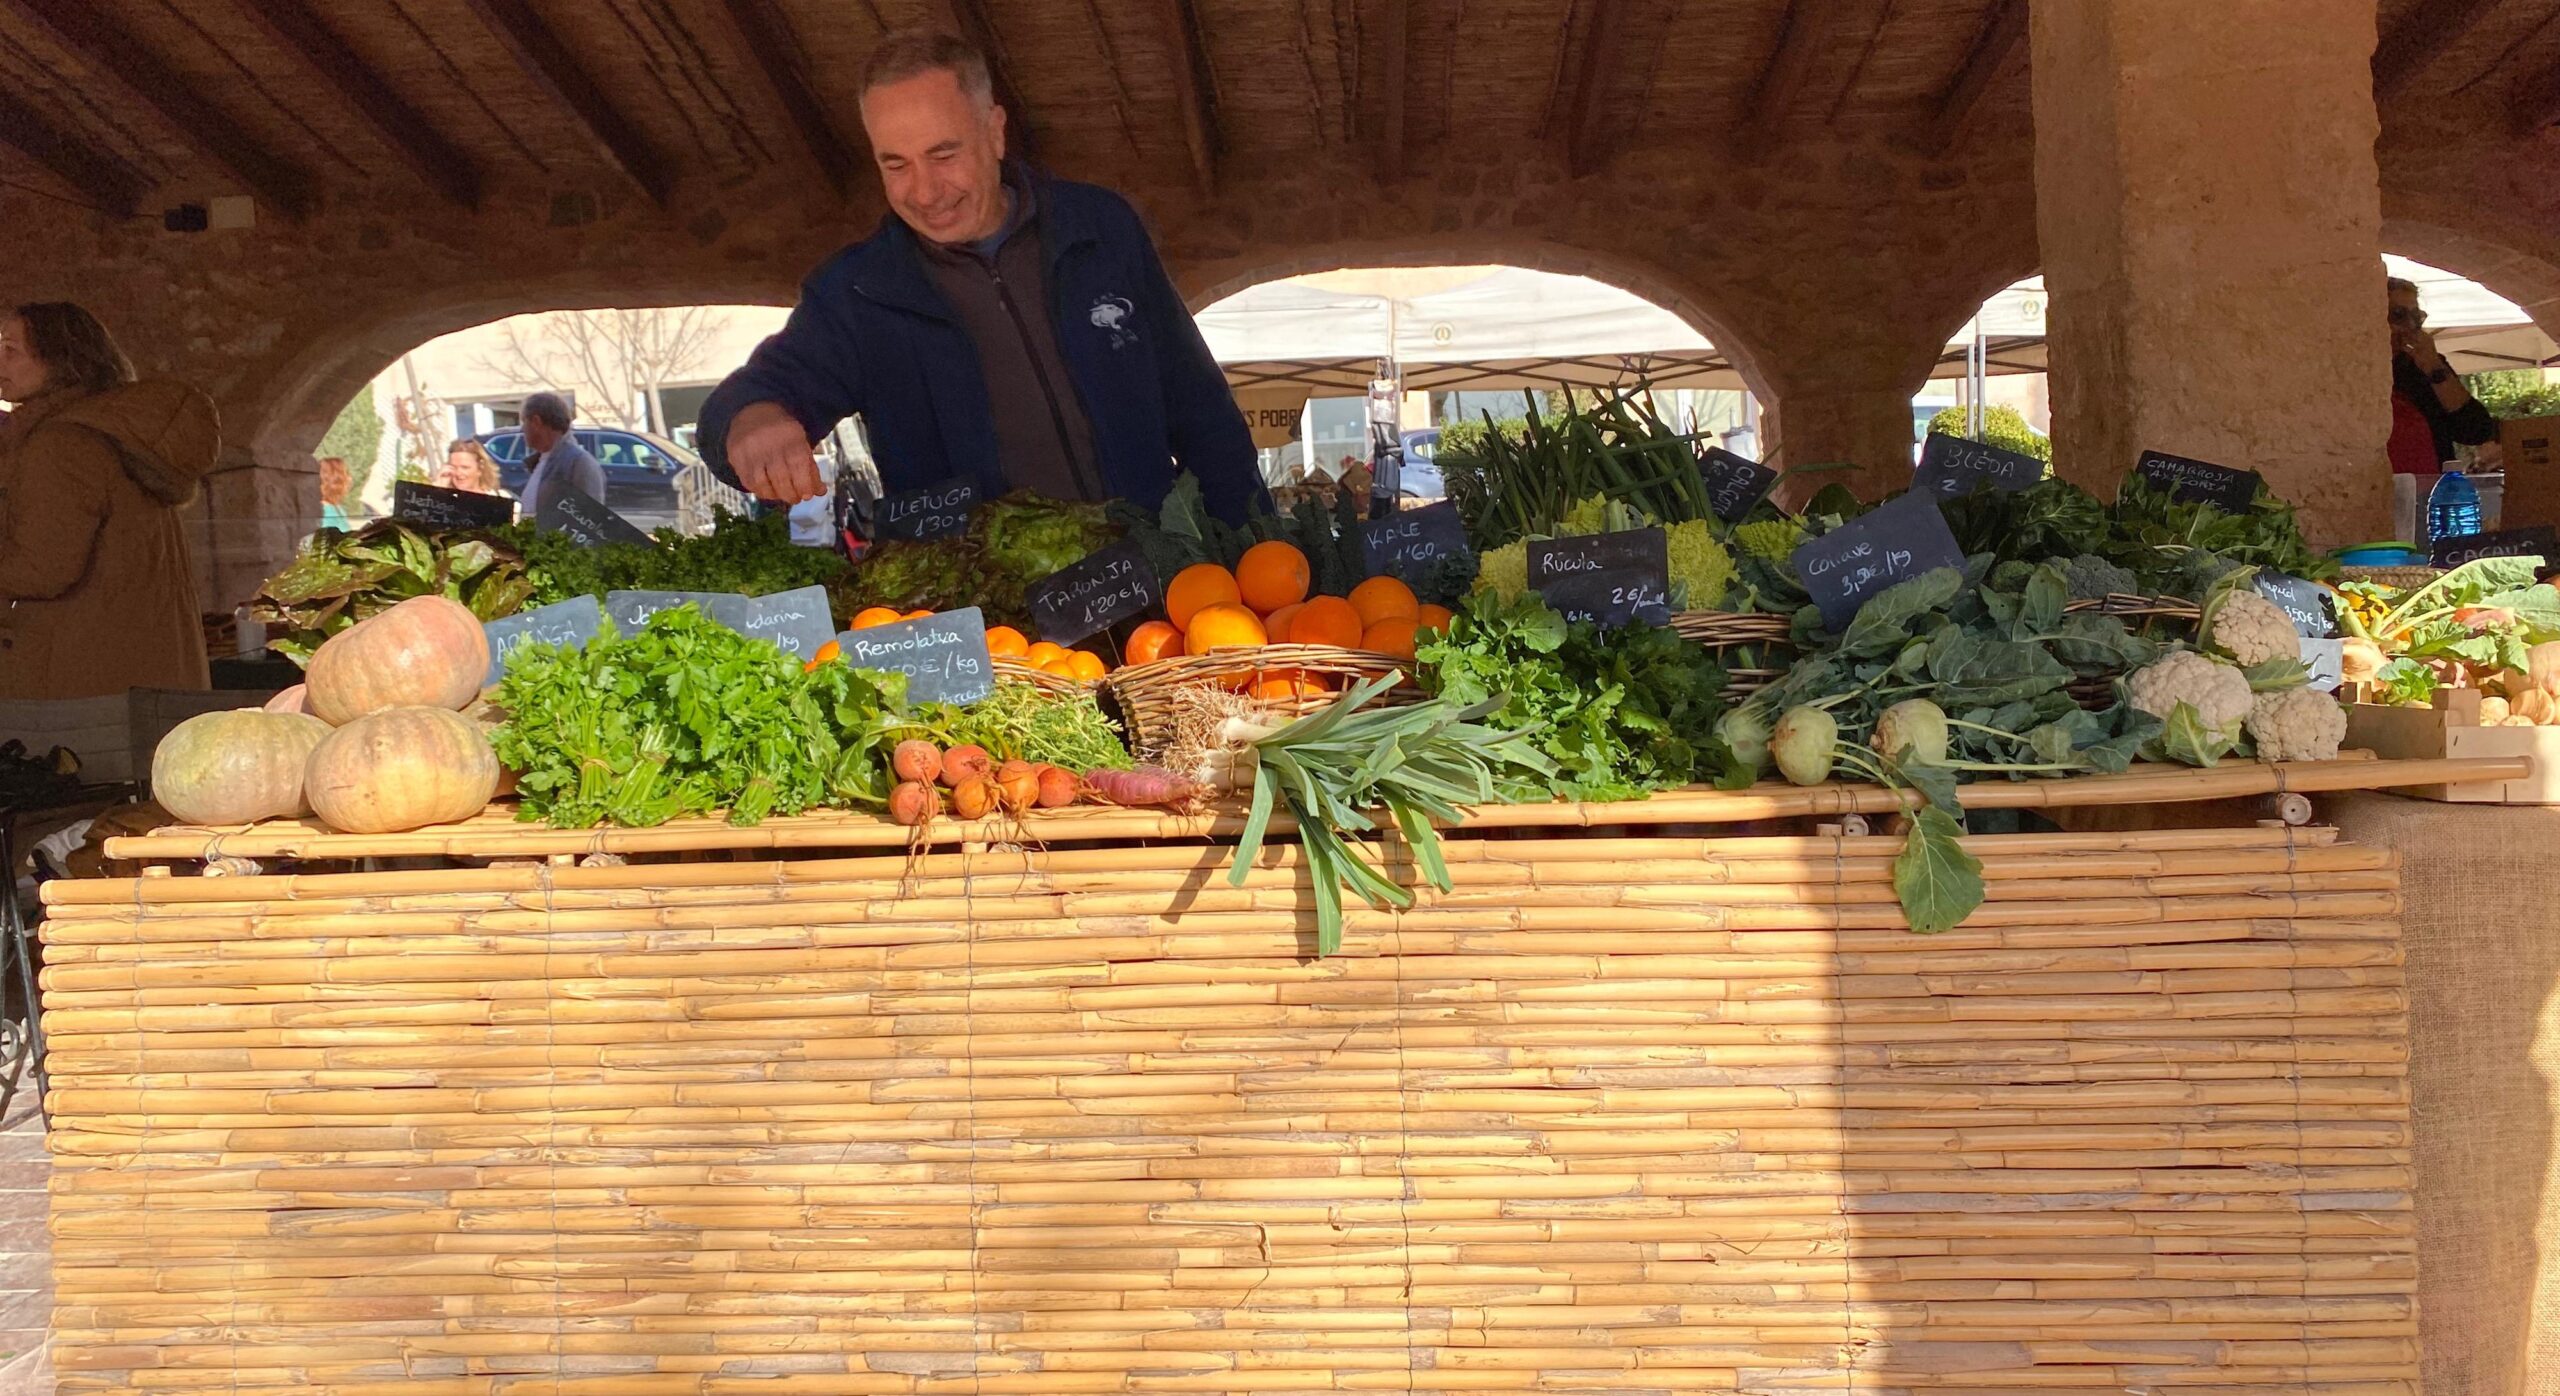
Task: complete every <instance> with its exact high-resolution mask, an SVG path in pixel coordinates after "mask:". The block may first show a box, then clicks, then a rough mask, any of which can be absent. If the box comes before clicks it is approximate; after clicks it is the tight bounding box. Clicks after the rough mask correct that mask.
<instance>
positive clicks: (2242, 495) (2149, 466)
mask: <svg viewBox="0 0 2560 1396" xmlns="http://www.w3.org/2000/svg"><path fill="white" fill-rule="evenodd" d="M2133 468H2134V473H2136V474H2138V475H2140V476H2141V477H2142V479H2143V483H2145V484H2148V485H2149V486H2151V487H2152V488H2153V489H2155V490H2166V491H2168V493H2169V497H2170V498H2172V499H2174V500H2177V501H2178V502H2179V503H2181V504H2210V505H2212V506H2213V507H2214V508H2216V509H2219V510H2221V511H2222V512H2224V513H2226V514H2240V513H2246V512H2248V509H2249V506H2250V505H2252V504H2254V503H2256V502H2257V499H2258V486H2259V485H2260V484H2261V483H2262V482H2261V481H2260V479H2259V478H2258V472H2256V471H2254V470H2234V469H2232V468H2231V467H2230V466H2227V465H2215V464H2214V463H2213V462H2211V461H2209V460H2196V459H2193V458H2191V457H2188V456H2173V455H2171V454H2169V453H2168V452H2166V451H2145V452H2143V453H2142V458H2141V459H2140V460H2139V461H2136V462H2135V463H2134V467H2133Z"/></svg>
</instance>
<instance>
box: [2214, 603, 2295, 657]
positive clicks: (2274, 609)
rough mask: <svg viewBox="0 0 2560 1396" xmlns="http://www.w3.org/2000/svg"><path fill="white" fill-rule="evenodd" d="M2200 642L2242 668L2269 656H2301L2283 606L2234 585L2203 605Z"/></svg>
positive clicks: (2290, 621) (2291, 625) (2291, 623)
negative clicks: (2211, 602)
mask: <svg viewBox="0 0 2560 1396" xmlns="http://www.w3.org/2000/svg"><path fill="white" fill-rule="evenodd" d="M2204 642H2205V644H2207V645H2208V646H2211V647H2212V648H2214V649H2217V650H2220V651H2222V652H2223V653H2224V654H2227V655H2229V656H2231V658H2232V659H2233V661H2234V662H2236V663H2238V664H2239V665H2240V667H2241V668H2244V669H2246V668H2249V667H2250V666H2252V665H2257V664H2264V663H2266V662H2267V661H2268V660H2271V659H2300V658H2302V637H2301V636H2300V635H2298V634H2296V633H2295V632H2294V628H2293V621H2292V619H2291V618H2290V617H2288V616H2286V615H2285V613H2284V608H2283V607H2281V606H2278V605H2277V604H2276V603H2274V602H2272V601H2269V600H2268V599H2267V598H2265V597H2263V596H2260V595H2259V594H2258V593H2256V592H2254V591H2245V590H2241V589H2239V588H2236V587H2235V588H2233V589H2232V590H2230V591H2226V592H2224V593H2223V594H2222V595H2221V596H2220V597H2218V598H2216V599H2215V601H2214V603H2213V605H2212V606H2211V607H2209V608H2208V609H2207V611H2206V613H2205V620H2204Z"/></svg>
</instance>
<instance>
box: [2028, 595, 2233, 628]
mask: <svg viewBox="0 0 2560 1396" xmlns="http://www.w3.org/2000/svg"><path fill="white" fill-rule="evenodd" d="M2062 609H2063V612H2064V613H2065V614H2067V615H2083V614H2086V613H2088V612H2091V611H2095V612H2097V613H2098V614H2099V615H2102V616H2114V617H2116V618H2117V619H2119V620H2121V621H2123V622H2124V623H2125V624H2127V625H2130V626H2133V627H2134V628H2135V629H2137V630H2139V629H2141V628H2142V627H2141V625H2140V624H2139V622H2143V621H2154V620H2162V621H2175V622H2179V623H2182V624H2186V625H2194V624H2195V623H2196V622H2198V621H2200V620H2203V619H2204V608H2203V607H2200V606H2198V605H2197V604H2196V603H2194V602H2192V601H2189V600H2187V599H2186V598H2185V597H2183V596H2128V595H2124V594H2121V593H2119V594H2116V595H2112V596H2103V597H2099V598H2097V599H2095V600H2083V601H2074V602H2072V603H2071V604H2070V605H2068V606H2065V607H2063V608H2062Z"/></svg>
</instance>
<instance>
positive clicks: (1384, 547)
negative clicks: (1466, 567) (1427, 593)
mask: <svg viewBox="0 0 2560 1396" xmlns="http://www.w3.org/2000/svg"><path fill="white" fill-rule="evenodd" d="M1470 551H1471V549H1470V548H1469V546H1468V543H1467V526H1466V524H1465V523H1464V522H1463V521H1461V520H1460V519H1459V518H1458V506H1457V505H1455V504H1448V503H1441V504H1431V505H1425V506H1424V507H1422V508H1420V509H1400V510H1397V511H1396V512H1395V513H1392V514H1387V515H1384V516H1383V517H1380V518H1374V519H1371V520H1369V521H1367V522H1366V523H1363V524H1361V525H1360V552H1361V556H1362V557H1363V558H1365V559H1366V560H1367V561H1368V564H1369V574H1370V575H1371V576H1373V577H1374V576H1386V577H1399V578H1402V579H1403V580H1405V581H1408V582H1410V581H1413V580H1414V579H1416V578H1418V577H1420V576H1421V575H1422V574H1423V573H1424V572H1426V571H1429V570H1430V568H1431V567H1432V565H1433V564H1434V563H1437V562H1438V561H1439V560H1440V559H1442V558H1444V557H1465V556H1468V555H1469V553H1470Z"/></svg>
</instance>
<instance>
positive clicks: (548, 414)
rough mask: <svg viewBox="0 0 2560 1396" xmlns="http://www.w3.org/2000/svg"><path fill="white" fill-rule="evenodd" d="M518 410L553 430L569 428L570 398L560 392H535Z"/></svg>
mask: <svg viewBox="0 0 2560 1396" xmlns="http://www.w3.org/2000/svg"><path fill="white" fill-rule="evenodd" d="M517 410H518V411H519V412H520V413H522V414H523V415H524V416H526V417H529V418H531V419H532V420H534V421H537V422H540V423H542V424H543V425H544V426H546V427H549V428H551V429H552V430H553V431H567V430H568V429H569V416H570V413H569V400H568V399H567V398H565V397H562V396H560V395H559V394H558V393H535V394H534V395H533V396H531V397H529V398H526V399H525V400H524V406H523V407H521V408H519V409H517Z"/></svg>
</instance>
